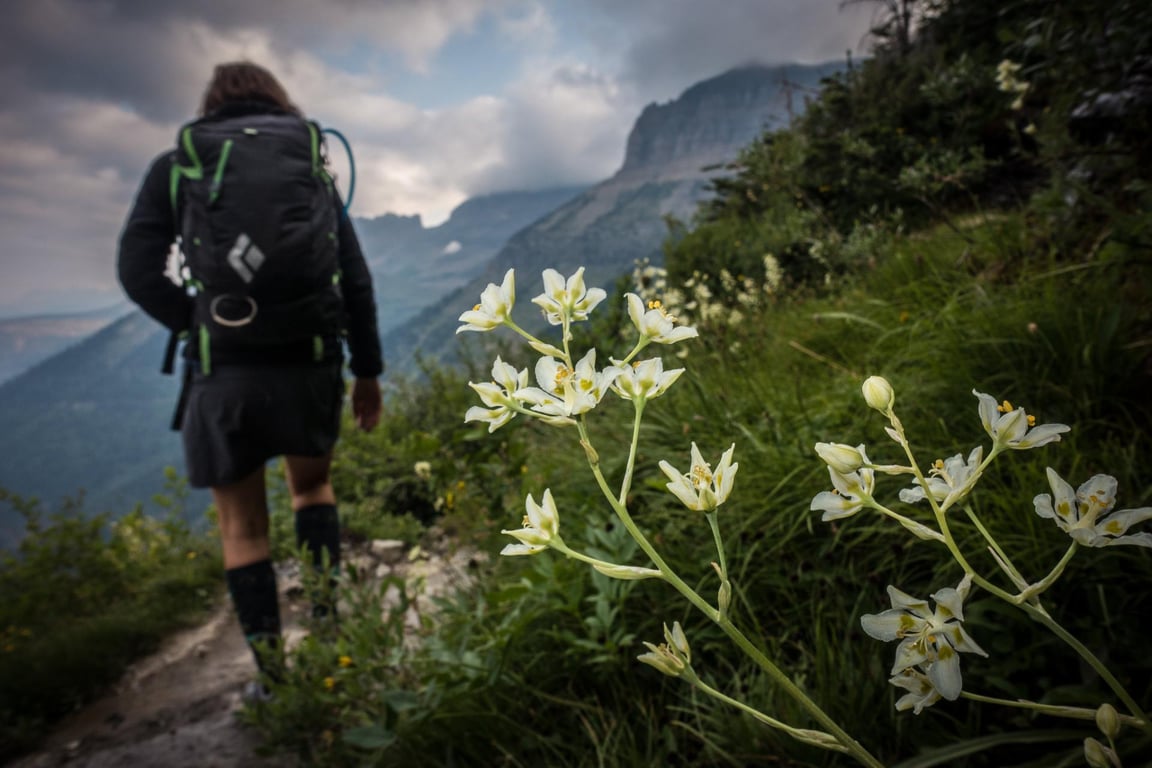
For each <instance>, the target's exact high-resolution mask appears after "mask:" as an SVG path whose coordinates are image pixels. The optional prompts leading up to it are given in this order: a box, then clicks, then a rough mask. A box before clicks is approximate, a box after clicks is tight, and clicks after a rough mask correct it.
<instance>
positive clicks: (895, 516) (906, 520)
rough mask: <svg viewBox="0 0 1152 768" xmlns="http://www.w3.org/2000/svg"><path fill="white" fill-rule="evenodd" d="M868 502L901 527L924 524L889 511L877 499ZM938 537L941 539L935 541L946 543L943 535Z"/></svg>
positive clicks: (868, 498)
mask: <svg viewBox="0 0 1152 768" xmlns="http://www.w3.org/2000/svg"><path fill="white" fill-rule="evenodd" d="M867 501H870V502H871V505H870V506H871V507H872V508H873V509H875V510H876V511H877V512H879V513H880V514H882V515H885V516H887V517H890V518H892V519H893V520H895V521H896V522H898V523H900V525H902V526H904V527H905V528H908V529H910V527H915V526H917V525H922V523H918V522H917V521H915V520H913V519H912V518H910V517H905V516H904V515H901V514H900V513H899V512H893V511H892V510H890V509H888V507H886V506H884V505H883V504H881V503H880V502H878V501H876V499H873V498H871V497H867ZM924 527H925V528H928V526H924ZM928 530H930V531H931V530H932V529H931V528H928ZM932 532H933V533H937V532H936V531H932ZM937 535H938V536H939V538H934V540H935V541H944V537H943V536H942V535H939V534H938V533H937Z"/></svg>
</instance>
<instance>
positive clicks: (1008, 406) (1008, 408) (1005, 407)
mask: <svg viewBox="0 0 1152 768" xmlns="http://www.w3.org/2000/svg"><path fill="white" fill-rule="evenodd" d="M996 410H998V411H1000V413H1012V411H1013V410H1014V409H1013V408H1012V403H1010V402H1008V401H1007V400H1005V401H1004V403H1003V404H1002V405H998V406H996Z"/></svg>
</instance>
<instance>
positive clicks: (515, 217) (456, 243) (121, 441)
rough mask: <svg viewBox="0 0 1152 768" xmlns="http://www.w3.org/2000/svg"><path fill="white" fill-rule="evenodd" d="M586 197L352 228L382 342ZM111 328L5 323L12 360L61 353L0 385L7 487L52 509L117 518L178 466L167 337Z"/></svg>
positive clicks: (132, 318)
mask: <svg viewBox="0 0 1152 768" xmlns="http://www.w3.org/2000/svg"><path fill="white" fill-rule="evenodd" d="M579 192H580V190H579V189H577V188H561V189H545V190H539V191H534V192H508V193H500V194H493V195H486V196H484V197H479V198H474V199H471V200H468V201H466V202H464V203H462V204H461V205H459V206H458V207H457V208H456V209H455V210H454V211H453V212H452V215H451V216H450V217H449V218H448V219H447V220H446V221H445V222H443V223H442V224H440V225H438V226H435V227H428V228H425V227H424V226H423V225H422V223H421V221H420V219H419V217H415V216H411V217H405V216H381V217H377V218H374V219H359V218H358V219H356V220H355V222H354V223H355V226H356V229H357V232H358V234H359V236H360V239H361V245H362V247H363V250H364V253H365V257H366V258H367V259H368V262H369V266H370V267H371V269H372V271H373V276H374V280H375V286H376V292H377V302H378V304H379V309H380V329H381V332H382V333H383V334H384V335H385V336H386V335H387V334H388V333H389V332H391V330H392V329H394V328H395V326H396V325H397V324H399V323H401V322H403V321H404V320H406V319H408V318H409V317H411V316H412V315H414V314H415V313H416V312H417V311H418V310H419V309H420V308H421V307H422V306H424V305H425V304H427V303H428V302H431V301H434V300H435V299H436V298H437V297H438V296H440V295H442V294H444V293H446V292H448V291H451V290H453V289H454V288H456V287H458V286H459V285H461V284H463V282H464V281H465V280H467V279H469V278H470V277H471V276H472V275H474V274H475V273H476V272H478V271H479V270H480V269H482V268H483V265H484V264H485V263H487V261H488V260H490V259H491V257H492V254H494V253H495V252H496V251H497V250H498V249H499V248H500V246H501V245H503V244H504V242H506V241H507V239H508V237H509V236H511V235H512V234H513V233H514V232H516V231H517V230H519V229H521V228H522V227H524V226H526V225H528V224H530V223H532V222H533V221H534V220H536V219H537V218H538V217H539V216H541V215H543V214H545V213H547V212H548V211H550V210H553V209H554V208H556V206H558V205H560V204H562V203H564V202H565V201H567V200H569V199H570V198H572V196H573V195H576V194H578V193H579ZM126 311H129V310H127V309H126V307H121V308H120V312H119V313H120V314H123V313H124V312H126ZM114 317H115V315H112V314H109V315H107V316H105V315H102V314H99V313H93V314H91V315H90V316H89V315H80V316H77V317H74V318H63V317H62V318H40V319H37V320H32V319H20V320H0V344H3V343H10V347H11V348H12V349H16V348H20V349H22V350H27V349H28V348H29V347H32V346H35V344H34V342H33V341H32V340H33V339H34V338H37V334H39V336H41V337H45V338H51V339H53V342H52V343H57V344H58V346H57V348H56V351H57V354H55V355H52V356H47V357H45V358H44V359H43V361H42V362H41V361H33V362H39V364H38V365H35V366H34V367H32V366H28V365H25V366H23V367H24V368H25V370H24V371H23V372H22V373H21V374H20V375H16V376H14V377H13V378H12V379H11V380H9V381H7V382H4V383H0V456H2V457H3V461H0V487H4V488H6V489H8V490H10V491H12V492H14V493H18V494H20V495H22V496H37V497H39V498H41V499H43V500H44V501H45V502H46V503H47V504H48V505H49V506H51V505H54V504H55V503H56V502H57V501H59V500H60V499H61V498H62V497H64V496H73V495H75V494H76V493H77V492H78V491H79V490H80V489H84V491H85V509H88V510H90V511H92V512H101V511H106V510H107V511H113V512H120V511H127V510H128V509H130V508H131V506H132V505H133V504H134V503H136V502H138V501H146V500H147V499H149V498H150V497H151V496H152V495H153V494H155V493H157V492H159V491H160V490H161V489H162V487H163V471H162V470H163V468H164V467H165V466H168V465H171V466H175V467H177V468H182V467H183V453H182V448H181V445H180V439H179V435H178V434H176V433H174V432H171V431H170V430H169V429H168V423H169V418H170V416H171V413H172V408H173V406H174V404H175V402H176V396H177V393H178V383H179V382H178V381H177V380H176V378H175V377H172V376H162V375H160V372H159V369H160V362H161V358H162V356H163V350H164V344H165V342H166V341H167V333H166V332H165V331H163V330H162V329H161V328H160V327H159V326H158V325H156V324H155V323H154V322H152V321H151V320H150V319H148V318H147V317H145V316H144V315H142V314H141V313H139V312H137V311H132V312H131V313H130V314H128V315H127V316H125V317H122V318H121V319H119V320H117V321H115V322H112V323H111V324H109V323H110V321H111V320H112V319H113V318H114ZM8 331H10V332H8ZM94 331H98V332H95V333H93V332H94ZM6 333H7V335H6ZM68 333H71V334H77V335H74V336H72V337H69V338H67V339H64V336H65V335H66V334H68ZM81 336H83V337H84V338H81ZM5 339H10V340H11V341H10V342H5ZM45 343H47V342H45ZM21 344H22V345H23V347H20V345H21ZM69 344H71V345H72V346H70V347H69V346H68V345H69ZM65 347H67V348H66V349H65ZM4 349H6V348H5V347H0V361H2V360H4V359H5V355H3V351H4ZM60 350H63V351H60ZM8 359H10V360H11V359H13V358H12V357H9V358H8ZM15 365H20V360H18V359H17V360H16V361H15V364H14V367H15ZM203 498H204V497H203V495H201V496H199V497H198V499H199V500H203ZM6 515H7V518H6ZM14 525H15V521H14V519H13V515H11V513H10V512H9V511H8V510H6V509H5V508H3V506H2V505H0V548H3V546H4V544H5V542H8V543H11V541H13V540H14V536H15V535H16V533H15V532H14V531H13V526H14Z"/></svg>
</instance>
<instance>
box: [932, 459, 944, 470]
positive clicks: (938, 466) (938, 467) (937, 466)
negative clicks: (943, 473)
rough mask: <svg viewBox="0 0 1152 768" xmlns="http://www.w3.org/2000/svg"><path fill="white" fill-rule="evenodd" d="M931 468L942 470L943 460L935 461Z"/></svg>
mask: <svg viewBox="0 0 1152 768" xmlns="http://www.w3.org/2000/svg"><path fill="white" fill-rule="evenodd" d="M932 466H933V467H934V468H935V469H940V470H943V469H944V460H943V459H936V461H934V462H932Z"/></svg>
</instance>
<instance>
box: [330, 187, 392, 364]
mask: <svg viewBox="0 0 1152 768" xmlns="http://www.w3.org/2000/svg"><path fill="white" fill-rule="evenodd" d="M339 237H340V241H339V242H340V290H341V292H342V293H343V294H344V308H345V310H346V311H347V313H348V352H349V356H350V357H351V360H350V361H349V363H348V367H349V368H350V369H351V371H352V374H353V375H354V376H356V378H358V379H375V378H376V377H377V376H379V375H380V374H381V373H383V372H384V357H383V354H382V353H381V351H380V333H379V331H378V330H377V326H376V296H375V294H374V293H373V291H372V274H371V273H370V272H369V271H368V264H367V263H366V262H365V261H364V254H363V253H362V252H361V251H360V241H359V240H358V239H357V238H356V231H355V230H354V229H353V228H352V222H351V221H350V220H349V218H348V214H346V213H345V212H344V211H343V209H341V211H340V235H339Z"/></svg>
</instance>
